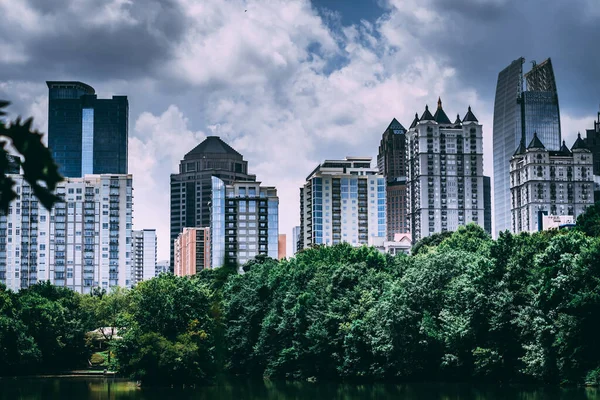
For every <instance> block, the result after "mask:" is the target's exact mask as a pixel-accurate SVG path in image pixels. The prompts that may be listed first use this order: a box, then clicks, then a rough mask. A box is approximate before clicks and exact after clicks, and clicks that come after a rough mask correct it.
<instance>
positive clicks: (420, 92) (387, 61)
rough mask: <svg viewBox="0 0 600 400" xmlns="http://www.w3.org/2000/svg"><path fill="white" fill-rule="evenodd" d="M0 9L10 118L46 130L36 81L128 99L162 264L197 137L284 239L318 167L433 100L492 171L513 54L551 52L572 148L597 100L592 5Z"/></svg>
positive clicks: (596, 28) (345, 1)
mask: <svg viewBox="0 0 600 400" xmlns="http://www.w3.org/2000/svg"><path fill="white" fill-rule="evenodd" d="M0 15H2V24H0V99H7V100H10V101H12V103H13V105H12V108H11V109H12V112H13V113H14V115H16V114H20V115H24V116H33V117H34V118H35V122H36V125H37V127H38V128H39V129H40V130H42V131H45V129H46V126H47V104H48V100H47V88H46V85H45V81H46V80H80V81H83V82H86V83H88V84H90V85H92V86H93V87H94V88H95V89H96V92H97V93H98V95H99V96H100V97H110V96H112V95H113V94H123V95H127V96H129V104H130V115H129V121H130V125H129V166H130V172H131V173H133V174H134V188H135V204H134V207H135V208H134V228H135V229H142V228H156V229H157V230H158V234H159V249H158V252H159V259H167V258H168V252H169V247H168V232H169V195H168V193H169V174H170V173H171V172H175V171H176V170H177V165H178V162H179V160H180V159H181V158H182V157H183V155H184V154H185V153H186V152H188V151H189V150H191V149H192V148H193V147H194V146H195V145H196V144H198V143H199V142H201V141H202V140H203V139H204V137H205V136H207V135H219V136H221V137H222V138H223V139H224V140H225V141H227V142H228V143H229V144H231V145H232V146H233V147H234V148H235V149H236V150H238V151H239V152H241V153H242V154H243V155H244V156H245V158H246V159H247V160H248V161H249V169H250V171H251V172H252V173H255V174H256V175H257V177H258V179H259V180H261V181H262V182H263V183H264V184H267V185H275V186H277V188H278V190H279V196H280V203H281V205H280V232H281V233H286V234H288V236H291V230H292V227H293V226H294V225H297V224H298V223H299V217H298V215H299V205H298V203H299V201H298V195H299V190H298V188H299V186H300V185H301V184H302V183H303V182H304V179H305V178H306V175H307V174H308V173H309V172H310V171H311V170H312V169H313V168H314V167H315V166H316V165H317V164H318V163H319V162H320V161H322V160H324V159H326V158H330V159H331V158H338V157H344V156H346V155H366V156H373V157H375V156H376V153H377V146H378V143H379V140H380V137H381V134H382V133H383V131H384V129H385V128H386V127H387V125H388V124H389V122H390V121H391V119H392V118H394V117H396V118H397V119H398V120H399V121H400V122H401V123H403V124H404V125H405V126H408V125H409V124H410V122H411V120H412V116H414V113H415V112H418V113H419V114H420V113H421V112H422V111H423V109H424V107H425V104H429V105H430V106H435V103H436V101H437V98H438V96H441V98H442V100H443V102H444V109H445V110H446V112H447V113H448V115H450V116H451V118H454V116H455V115H456V114H457V113H460V114H461V116H463V115H464V113H465V112H466V109H467V106H468V105H471V106H472V107H473V111H474V113H475V115H477V117H478V118H479V121H480V122H481V123H483V126H484V135H485V137H486V138H488V139H487V141H486V142H485V151H486V153H485V165H486V173H487V174H490V175H491V173H492V167H491V166H492V162H491V161H492V158H491V157H492V154H491V145H492V141H491V138H492V113H493V97H494V90H495V84H496V79H497V76H498V72H499V71H500V70H501V69H503V68H504V67H505V66H507V65H508V64H509V63H510V62H511V61H512V60H514V59H516V58H518V57H520V56H523V57H525V58H526V60H527V61H528V62H529V61H532V60H537V61H538V62H539V61H542V60H543V59H545V58H547V57H552V61H553V65H554V68H555V74H556V78H557V85H558V91H559V98H560V109H561V119H562V130H563V136H564V137H565V138H566V140H567V142H568V143H569V144H570V143H572V141H573V140H574V138H575V137H576V135H577V131H584V130H585V129H586V128H590V127H591V126H592V121H593V119H594V117H595V115H596V112H597V110H598V107H599V106H598V104H599V103H600V80H599V79H598V78H599V76H598V75H599V73H600V52H599V51H598V48H597V41H598V38H599V37H600V24H599V23H598V21H599V19H600V7H598V4H597V0H556V1H545V0H361V1H358V0H356V1H350V0H314V1H312V2H311V1H308V0H304V1H301V0H295V1H287V0H245V1H244V0H143V1H142V0H139V1H133V0H0ZM526 68H527V69H528V68H529V67H528V66H526ZM288 248H290V246H289V244H288Z"/></svg>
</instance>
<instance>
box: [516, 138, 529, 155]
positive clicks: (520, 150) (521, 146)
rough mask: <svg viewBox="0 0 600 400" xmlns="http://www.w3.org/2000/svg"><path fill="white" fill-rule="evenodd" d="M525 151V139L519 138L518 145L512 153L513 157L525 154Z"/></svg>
mask: <svg viewBox="0 0 600 400" xmlns="http://www.w3.org/2000/svg"><path fill="white" fill-rule="evenodd" d="M525 152H527V149H526V148H525V141H524V140H521V142H520V143H519V147H517V150H515V153H514V154H513V157H514V156H518V155H520V154H525Z"/></svg>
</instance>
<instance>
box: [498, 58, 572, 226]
mask: <svg viewBox="0 0 600 400" xmlns="http://www.w3.org/2000/svg"><path fill="white" fill-rule="evenodd" d="M524 62H525V59H524V58H523V57H521V58H519V59H517V60H515V61H513V62H512V63H511V64H510V65H509V66H508V67H506V68H505V69H504V70H502V71H501V72H500V73H499V74H498V83H497V85H496V98H495V102H494V130H493V149H494V215H495V229H494V232H495V234H496V235H497V234H498V233H499V232H501V231H504V230H507V229H510V227H511V222H510V220H511V211H510V209H511V201H510V183H509V182H510V177H509V176H510V159H511V156H512V154H513V153H514V151H515V150H514V149H516V148H517V147H519V145H520V144H521V143H523V145H525V144H526V143H529V142H530V141H531V140H532V139H533V134H534V133H537V135H538V137H539V138H540V139H541V140H542V141H543V142H544V143H546V147H547V148H548V149H549V150H559V149H560V143H561V132H560V112H559V106H558V91H557V88H556V80H555V78H554V70H553V68H552V62H551V60H550V59H547V60H545V61H544V62H542V63H540V64H536V63H535V62H533V67H532V69H531V71H529V72H527V73H526V74H525V75H523V63H524Z"/></svg>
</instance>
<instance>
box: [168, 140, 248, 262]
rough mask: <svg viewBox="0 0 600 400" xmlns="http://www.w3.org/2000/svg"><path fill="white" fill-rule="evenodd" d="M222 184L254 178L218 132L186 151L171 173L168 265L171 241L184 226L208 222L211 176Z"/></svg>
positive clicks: (239, 156)
mask: <svg viewBox="0 0 600 400" xmlns="http://www.w3.org/2000/svg"><path fill="white" fill-rule="evenodd" d="M213 176H215V177H217V178H219V179H221V180H222V181H223V182H225V184H229V183H231V182H233V181H250V182H253V181H256V176H254V175H250V174H248V162H247V161H244V158H243V156H242V155H241V154H240V153H238V152H237V151H235V150H234V149H232V148H231V147H230V146H229V145H228V144H227V143H225V142H223V141H222V140H221V139H220V138H219V137H217V136H208V137H207V138H206V139H205V140H204V141H203V142H202V143H200V144H199V145H198V146H196V147H195V148H194V149H193V150H191V151H190V152H189V153H187V154H186V155H185V156H184V157H183V160H181V163H180V164H179V173H177V174H171V203H170V209H171V214H170V217H171V232H170V234H171V238H170V249H171V260H170V262H171V265H173V266H174V265H175V260H174V254H175V253H174V244H175V239H177V236H179V234H180V233H181V232H182V231H183V228H202V227H209V226H210V219H211V213H210V201H211V193H212V182H211V178H212V177H213Z"/></svg>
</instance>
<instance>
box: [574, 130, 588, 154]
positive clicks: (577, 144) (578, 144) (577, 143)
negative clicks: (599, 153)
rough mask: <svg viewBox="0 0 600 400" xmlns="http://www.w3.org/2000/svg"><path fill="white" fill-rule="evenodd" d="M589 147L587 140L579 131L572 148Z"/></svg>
mask: <svg viewBox="0 0 600 400" xmlns="http://www.w3.org/2000/svg"><path fill="white" fill-rule="evenodd" d="M579 149H587V146H586V145H585V142H584V141H583V139H582V138H581V133H577V140H576V141H575V143H573V146H572V147H571V150H579Z"/></svg>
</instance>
